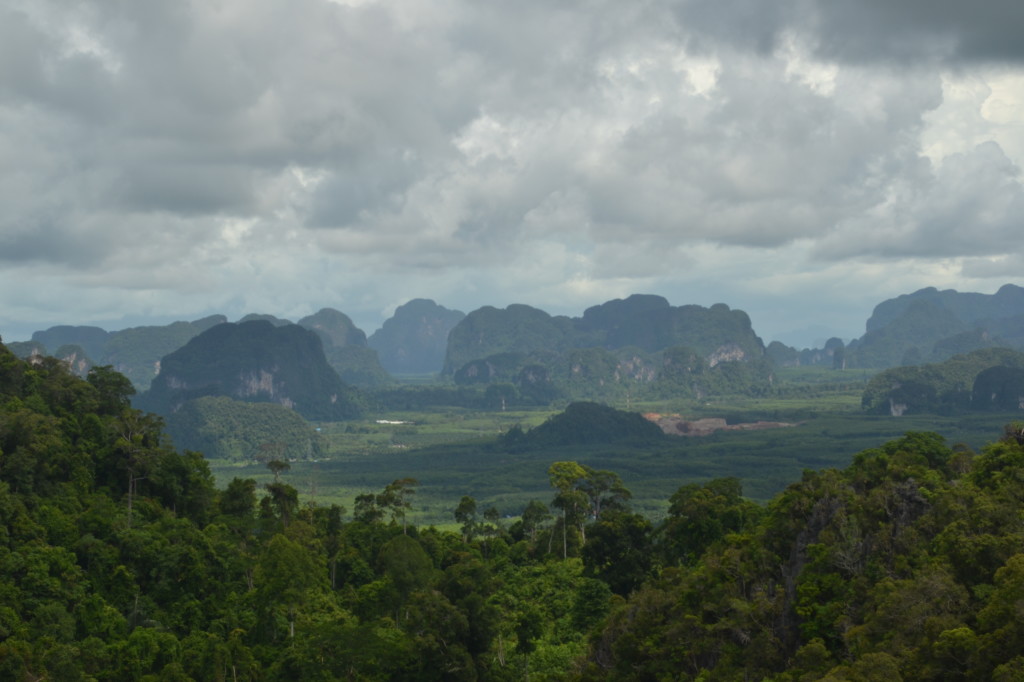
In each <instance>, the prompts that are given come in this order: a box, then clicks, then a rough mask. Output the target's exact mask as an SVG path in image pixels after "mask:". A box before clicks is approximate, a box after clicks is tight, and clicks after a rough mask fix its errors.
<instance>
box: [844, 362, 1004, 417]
mask: <svg viewBox="0 0 1024 682" xmlns="http://www.w3.org/2000/svg"><path fill="white" fill-rule="evenodd" d="M1021 368H1024V353H1022V352H1020V351H1015V350H1010V349H1008V348H989V349H985V350H977V351H974V352H971V353H965V354H963V355H957V356H954V357H952V358H950V359H949V360H946V361H944V362H941V363H933V364H924V365H914V366H910V367H894V368H892V369H888V370H886V371H884V372H880V373H879V374H877V375H875V376H874V377H873V378H872V379H871V381H870V382H869V383H868V386H867V388H866V389H865V390H864V397H863V399H862V401H861V404H862V405H863V407H864V409H865V410H867V411H868V412H873V413H875V414H889V415H892V416H900V415H903V414H915V413H916V414H920V413H925V412H927V413H933V414H936V413H937V414H951V413H967V412H971V411H990V410H993V409H1007V410H1011V411H1012V410H1018V409H1021V408H1020V403H1021V398H1022V397H1024V390H1022V389H1024V386H1021V385H1020V384H1019V383H1018V382H1017V381H1015V377H1016V376H1017V370H1019V369H1021Z"/></svg>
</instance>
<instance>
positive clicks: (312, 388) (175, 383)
mask: <svg viewBox="0 0 1024 682" xmlns="http://www.w3.org/2000/svg"><path fill="white" fill-rule="evenodd" d="M207 396H227V397H232V398H236V399H239V400H246V401H250V402H275V403H278V404H284V405H286V406H288V407H292V408H293V409H294V410H295V411H296V412H298V413H299V414H301V415H302V416H303V417H305V418H306V419H311V420H322V421H331V420H340V419H346V418H351V417H354V416H356V415H357V414H358V413H359V410H360V407H359V405H358V398H357V395H356V393H355V391H354V390H353V389H352V388H351V387H349V386H347V385H346V384H345V383H344V382H342V381H341V379H340V378H339V377H338V374H337V373H336V372H335V371H334V370H333V369H332V368H331V367H330V366H329V365H328V364H327V361H326V359H325V358H324V354H323V346H322V343H321V341H320V339H319V337H318V336H317V335H316V334H315V333H313V332H311V331H309V330H306V329H304V328H302V327H299V326H297V325H285V326H283V327H275V326H273V325H272V324H271V323H269V322H266V321H264V320H256V321H252V322H245V323H242V324H221V325H217V326H216V327H213V328H211V329H209V330H207V331H206V332H204V333H202V334H200V335H199V336H196V337H195V338H194V339H192V340H191V341H189V342H188V343H187V344H186V345H185V346H183V347H182V348H179V349H178V350H176V351H174V352H173V353H170V354H169V355H166V356H165V357H164V358H163V360H162V361H161V370H160V375H159V376H158V377H157V378H156V379H155V380H154V381H153V384H152V387H151V388H150V390H149V391H148V392H147V393H146V394H145V396H143V398H144V399H143V400H140V401H138V402H139V404H140V405H142V406H144V407H146V408H147V409H150V410H152V411H154V412H158V413H160V414H164V415H169V414H171V413H173V412H175V411H176V410H177V409H178V408H180V407H181V405H183V404H184V403H185V402H187V401H189V400H194V399H196V398H202V397H207Z"/></svg>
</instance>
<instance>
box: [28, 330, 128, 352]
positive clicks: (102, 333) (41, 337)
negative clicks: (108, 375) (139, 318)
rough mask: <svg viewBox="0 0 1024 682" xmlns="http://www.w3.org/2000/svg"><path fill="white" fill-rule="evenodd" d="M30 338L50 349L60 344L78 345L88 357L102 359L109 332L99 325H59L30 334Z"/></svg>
mask: <svg viewBox="0 0 1024 682" xmlns="http://www.w3.org/2000/svg"><path fill="white" fill-rule="evenodd" d="M32 340H33V341H37V342H39V343H41V344H43V346H45V347H46V348H47V349H49V350H51V351H52V350H53V349H55V348H60V347H61V346H68V345H74V346H80V347H81V348H82V350H83V351H85V354H86V355H88V356H89V357H90V358H94V359H103V357H104V356H105V355H106V348H107V342H108V341H109V340H110V332H108V331H106V330H105V329H100V328H99V327H87V326H80V327H72V326H68V325H59V326H57V327H50V328H49V329H47V330H46V331H40V332H36V333H34V334H32Z"/></svg>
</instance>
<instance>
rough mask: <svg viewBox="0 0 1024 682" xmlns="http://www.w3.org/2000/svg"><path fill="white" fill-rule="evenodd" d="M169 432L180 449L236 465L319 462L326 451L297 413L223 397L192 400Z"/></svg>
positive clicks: (170, 419)
mask: <svg viewBox="0 0 1024 682" xmlns="http://www.w3.org/2000/svg"><path fill="white" fill-rule="evenodd" d="M167 433H168V435H169V436H170V437H171V439H172V440H173V442H174V445H175V446H176V447H178V448H179V449H183V450H195V451H197V452H202V453H203V454H204V455H205V456H206V457H207V458H211V459H223V460H229V461H234V462H237V461H259V462H264V463H265V462H267V461H270V460H275V459H303V460H306V459H316V458H317V457H319V456H321V454H322V450H323V448H322V444H321V441H322V439H321V438H320V436H319V434H318V433H317V431H316V429H315V428H314V427H312V426H310V425H309V422H307V421H306V420H305V419H303V418H302V417H300V416H299V415H298V414H297V413H296V412H295V411H293V410H289V409H288V408H286V407H282V406H281V405H277V404H275V403H250V402H245V401H241V400H232V399H231V398H227V397H223V396H219V397H206V398H198V399H196V400H190V401H188V402H187V403H185V404H184V405H182V406H181V408H180V409H179V410H178V411H177V412H174V413H173V414H171V415H169V416H168V417H167Z"/></svg>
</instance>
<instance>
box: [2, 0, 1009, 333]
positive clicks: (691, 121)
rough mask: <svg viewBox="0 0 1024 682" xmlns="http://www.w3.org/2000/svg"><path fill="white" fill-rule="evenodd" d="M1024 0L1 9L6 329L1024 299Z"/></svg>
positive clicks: (13, 4) (786, 317)
mask: <svg viewBox="0 0 1024 682" xmlns="http://www.w3.org/2000/svg"><path fill="white" fill-rule="evenodd" d="M1021 26H1024V3H1022V2H1020V0H979V1H978V2H972V3H967V2H963V1H962V0H901V1H900V2H893V0H861V1H860V2H835V1H832V0H773V1H772V2H765V1H764V0H681V1H679V2H643V1H637V2H621V1H609V2H601V1H599V0H593V1H590V2H573V1H571V0H563V1H561V2H557V3H552V2H547V1H544V2H541V1H537V0H519V1H518V2H514V3H511V2H508V3H505V2H501V3H495V2H479V1H476V0H474V1H466V2H463V1H460V0H387V1H384V0H381V1H380V2H375V1H373V0H359V1H356V0H352V1H349V2H337V1H335V2H332V1H330V0H288V1H287V2H285V1H284V0H195V1H194V2H188V1H184V0H97V1H95V2H90V1H88V0H71V1H70V2H69V1H67V0H0V335H2V336H3V338H4V339H5V340H7V341H13V340H21V339H25V338H28V337H29V335H30V334H31V332H32V331H34V330H37V329H45V328H48V327H50V326H52V325H55V324H99V325H100V326H104V327H105V328H107V329H119V328H122V327H125V326H132V325H136V324H143V323H166V322H168V321H171V320H174V319H195V318H198V317H201V316H203V315H206V314H210V313H224V314H226V315H228V317H229V318H230V319H237V318H238V317H241V316H242V315H244V314H245V313H249V312H260V313H271V314H275V315H278V316H281V317H287V318H290V319H292V320H296V319H298V318H299V317H302V316H304V315H307V314H309V313H312V312H315V311H316V310H318V309H320V308H322V307H333V308H337V309H338V310H341V311H343V312H345V313H347V314H349V315H350V316H351V317H352V318H353V319H354V320H355V321H356V322H357V324H359V325H360V326H361V327H362V328H363V329H364V330H365V331H366V332H367V333H368V334H369V333H371V332H373V331H374V330H375V329H376V328H378V327H379V326H380V323H381V322H382V321H383V320H384V319H385V318H387V317H388V316H390V314H391V313H392V312H393V310H394V308H395V307H396V306H398V305H400V304H402V303H404V302H405V301H407V300H409V299H411V298H417V297H426V298H433V299H434V300H436V301H437V302H438V303H441V304H442V305H445V306H448V307H450V308H458V309H461V310H463V311H466V312H469V311H470V310H473V309H475V308H478V307H480V306H482V305H495V306H499V307H504V306H506V305H508V304H510V303H527V304H530V305H533V306H536V307H539V308H542V309H544V310H547V311H548V312H551V313H553V314H554V313H563V314H570V315H579V314H581V313H582V311H583V309H585V308H586V307H588V306H590V305H594V304H597V303H601V302H603V301H606V300H608V299H611V298H620V297H624V296H627V295H629V294H631V293H638V292H639V293H655V294H661V295H662V296H665V297H666V298H667V299H668V300H669V301H670V302H671V303H672V304H673V305H682V304H688V303H697V304H701V305H711V304H713V303H716V302H724V303H727V304H729V305H730V306H731V307H733V308H740V309H743V310H746V311H747V312H748V313H749V314H750V316H751V318H752V320H753V322H754V327H755V330H756V331H757V332H758V333H759V334H760V335H761V336H762V337H763V338H764V340H765V342H766V343H767V342H768V341H770V340H772V339H781V340H784V341H786V342H788V343H791V344H800V345H810V344H812V343H813V342H814V341H815V340H817V339H821V338H825V337H827V336H831V335H838V336H841V337H843V338H844V339H849V338H852V337H856V336H860V335H861V334H863V331H864V322H865V320H866V318H867V317H868V315H869V314H870V313H871V309H872V308H873V306H874V305H875V304H876V303H878V302H880V301H881V300H884V299H886V298H889V297H892V296H895V295H899V294H901V293H908V292H911V291H914V290H916V289H919V288H921V287H925V286H936V287H939V288H955V289H959V290H961V291H980V292H985V293H992V292H994V291H996V290H997V289H998V288H999V286H1000V285H1002V284H1004V283H1006V282H1014V283H1017V284H1021V283H1022V282H1021V280H1022V277H1021V276H1020V272H1021V270H1020V263H1021V255H1022V254H1021V251H1022V249H1024V239H1022V238H1021V237H1022V235H1024V231H1022V230H1021V221H1022V216H1024V193H1022V184H1021V182H1022V179H1021V174H1020V168H1021V165H1022V164H1024V40H1021V38H1020V34H1019V31H1020V27H1021Z"/></svg>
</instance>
